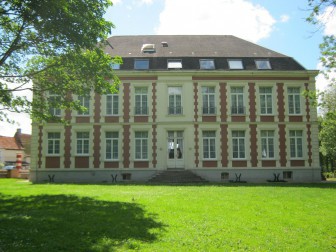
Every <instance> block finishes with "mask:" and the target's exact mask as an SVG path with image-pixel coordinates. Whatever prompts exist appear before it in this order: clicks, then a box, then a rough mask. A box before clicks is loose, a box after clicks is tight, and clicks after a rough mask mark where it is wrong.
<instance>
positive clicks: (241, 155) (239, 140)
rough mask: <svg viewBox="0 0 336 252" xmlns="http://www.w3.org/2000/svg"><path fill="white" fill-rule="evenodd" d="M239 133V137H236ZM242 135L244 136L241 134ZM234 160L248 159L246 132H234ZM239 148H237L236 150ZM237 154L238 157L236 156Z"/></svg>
mask: <svg viewBox="0 0 336 252" xmlns="http://www.w3.org/2000/svg"><path fill="white" fill-rule="evenodd" d="M236 133H238V135H236ZM240 133H242V134H240ZM231 134H232V159H236V160H237V159H238V160H239V159H240V160H241V159H244V160H245V159H246V133H245V130H232V132H231ZM236 146H237V148H235V147H236ZM235 153H237V155H235Z"/></svg>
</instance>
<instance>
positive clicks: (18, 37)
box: [0, 0, 121, 121]
mask: <svg viewBox="0 0 336 252" xmlns="http://www.w3.org/2000/svg"><path fill="white" fill-rule="evenodd" d="M111 5H112V2H111V1H110V0H72V1H68V0H57V1H54V0H39V1H36V0H4V1H0V37H1V39H0V121H3V120H7V121H10V119H9V117H8V113H7V112H8V111H14V112H28V113H31V115H32V117H33V119H34V118H35V119H37V120H49V119H50V118H51V117H53V116H52V115H51V113H50V110H49V107H51V106H52V107H58V108H62V109H76V110H80V109H82V107H81V106H79V104H78V103H76V102H75V101H72V100H71V99H69V95H68V94H77V95H82V94H84V93H87V92H88V91H89V90H94V91H95V92H97V93H106V92H115V86H116V85H117V84H118V78H117V77H116V76H115V75H114V74H113V72H112V69H111V64H113V63H121V59H120V58H114V59H112V58H111V57H110V56H109V55H106V54H105V53H104V51H103V46H104V45H105V43H106V42H104V41H106V38H107V36H108V34H109V33H110V32H111V29H112V28H113V27H114V25H113V24H112V23H111V22H109V21H106V20H105V19H104V18H103V15H104V13H105V11H106V9H107V8H108V7H109V6H111ZM111 80H113V83H114V85H111ZM32 81H34V85H32ZM26 90H28V91H33V92H34V100H33V101H28V100H27V99H26V98H25V97H21V96H17V95H16V94H17V93H19V92H22V91H26ZM48 92H52V93H53V94H56V95H57V97H59V99H57V101H55V100H54V101H52V102H49V103H47V102H46V99H47V98H46V96H45V95H46V93H48Z"/></svg>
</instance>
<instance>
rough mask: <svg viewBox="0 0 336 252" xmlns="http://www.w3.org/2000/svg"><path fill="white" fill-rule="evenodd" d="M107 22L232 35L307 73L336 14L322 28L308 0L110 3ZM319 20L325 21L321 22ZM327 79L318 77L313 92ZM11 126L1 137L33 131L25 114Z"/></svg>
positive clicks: (155, 30) (126, 31) (139, 29)
mask: <svg viewBox="0 0 336 252" xmlns="http://www.w3.org/2000/svg"><path fill="white" fill-rule="evenodd" d="M112 1H113V3H114V6H112V7H110V8H109V9H108V10H107V13H106V15H105V18H106V19H108V20H109V21H112V22H113V23H114V24H115V26H116V28H115V29H113V30H112V36H113V35H115V36H117V35H155V34H169V35H173V34H216V35H235V36H237V37H240V38H243V39H246V40H249V41H251V42H254V43H256V44H258V45H261V46H264V47H267V48H269V49H272V50H274V51H277V52H279V53H282V54H285V55H288V56H290V57H293V58H294V59H296V60H297V61H298V62H299V63H300V64H301V65H303V66H304V67H305V68H306V69H308V70H313V69H318V68H319V56H320V51H319V44H320V43H321V42H322V36H323V35H324V34H329V35H330V34H334V35H336V34H335V33H336V15H335V13H333V14H332V16H330V15H329V19H328V23H327V25H326V26H322V27H321V28H320V29H318V27H316V26H314V25H312V24H309V23H307V22H306V21H305V19H306V17H307V16H308V15H309V13H310V12H309V10H308V9H309V8H308V0H112ZM321 20H323V18H321ZM325 86H326V82H325V80H324V79H323V78H322V77H321V76H320V77H318V78H317V88H318V89H323V88H324V87H325ZM15 118H20V121H18V122H17V123H16V124H15V125H10V124H7V123H4V122H0V135H5V136H12V135H13V134H14V133H15V131H16V129H17V128H18V127H20V128H22V131H23V132H24V133H31V126H30V123H31V122H30V119H29V116H28V115H20V116H19V117H18V116H14V119H15Z"/></svg>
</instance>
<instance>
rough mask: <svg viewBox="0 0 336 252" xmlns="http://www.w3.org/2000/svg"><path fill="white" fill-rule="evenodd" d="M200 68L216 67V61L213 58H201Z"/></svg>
mask: <svg viewBox="0 0 336 252" xmlns="http://www.w3.org/2000/svg"><path fill="white" fill-rule="evenodd" d="M199 63H200V69H207V70H209V69H215V61H214V60H213V59H200V61H199Z"/></svg>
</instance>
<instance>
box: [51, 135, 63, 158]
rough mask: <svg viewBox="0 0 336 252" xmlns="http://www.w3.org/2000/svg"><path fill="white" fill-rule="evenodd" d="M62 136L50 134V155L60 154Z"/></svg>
mask: <svg viewBox="0 0 336 252" xmlns="http://www.w3.org/2000/svg"><path fill="white" fill-rule="evenodd" d="M60 144H61V134H60V133H59V132H48V154H52V155H57V154H60Z"/></svg>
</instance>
